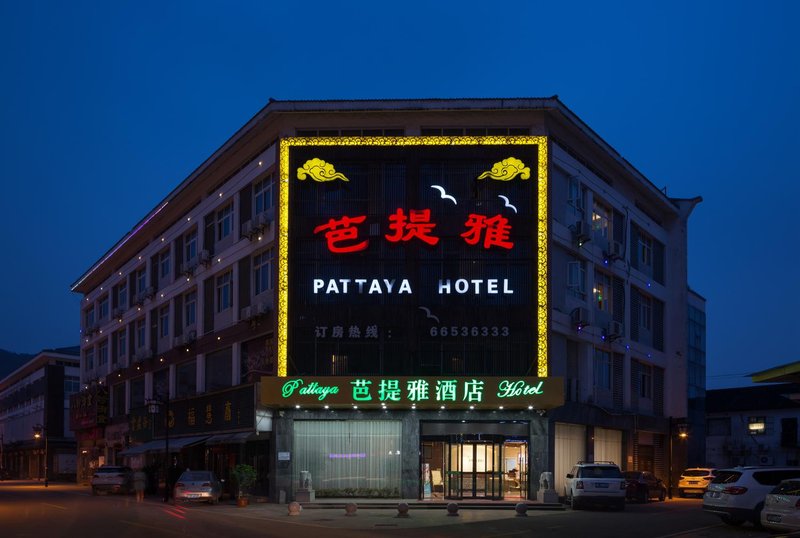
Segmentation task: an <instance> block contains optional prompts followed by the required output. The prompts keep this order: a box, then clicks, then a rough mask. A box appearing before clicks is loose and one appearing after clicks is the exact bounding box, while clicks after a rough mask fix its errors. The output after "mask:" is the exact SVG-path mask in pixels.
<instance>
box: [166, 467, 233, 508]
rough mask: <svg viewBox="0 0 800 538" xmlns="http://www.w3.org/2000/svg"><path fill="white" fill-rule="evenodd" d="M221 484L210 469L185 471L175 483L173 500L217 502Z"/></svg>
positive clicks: (176, 501)
mask: <svg viewBox="0 0 800 538" xmlns="http://www.w3.org/2000/svg"><path fill="white" fill-rule="evenodd" d="M220 497H222V484H221V482H220V481H219V480H217V477H216V476H214V473H212V472H211V471H186V472H184V473H183V474H181V476H180V478H178V481H177V482H176V483H175V489H174V490H173V495H172V499H173V502H175V503H178V502H187V501H202V502H208V503H211V504H217V503H218V502H219V499H220Z"/></svg>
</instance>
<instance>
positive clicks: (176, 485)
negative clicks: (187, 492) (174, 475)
mask: <svg viewBox="0 0 800 538" xmlns="http://www.w3.org/2000/svg"><path fill="white" fill-rule="evenodd" d="M175 487H176V488H185V487H186V485H184V483H183V482H178V483H177V484H175Z"/></svg>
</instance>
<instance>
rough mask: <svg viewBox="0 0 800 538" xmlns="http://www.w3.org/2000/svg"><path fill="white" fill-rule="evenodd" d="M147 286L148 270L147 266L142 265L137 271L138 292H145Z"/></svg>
mask: <svg viewBox="0 0 800 538" xmlns="http://www.w3.org/2000/svg"><path fill="white" fill-rule="evenodd" d="M146 287H147V272H146V271H145V268H144V267H142V268H141V269H139V270H138V271H136V293H142V292H144V289H145V288H146Z"/></svg>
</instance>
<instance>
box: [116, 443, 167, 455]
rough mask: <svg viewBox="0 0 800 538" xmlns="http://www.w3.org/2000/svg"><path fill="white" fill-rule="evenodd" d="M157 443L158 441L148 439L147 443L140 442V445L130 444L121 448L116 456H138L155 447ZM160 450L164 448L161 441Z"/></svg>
mask: <svg viewBox="0 0 800 538" xmlns="http://www.w3.org/2000/svg"><path fill="white" fill-rule="evenodd" d="M157 444H158V441H148V442H147V443H142V444H141V445H136V446H132V447H129V448H126V449H125V450H121V451H120V452H119V453H118V454H117V455H118V456H138V455H139V454H144V453H145V452H147V451H148V450H150V449H151V448H153V447H155V446H156V445H157ZM161 450H164V443H163V442H162V443H161Z"/></svg>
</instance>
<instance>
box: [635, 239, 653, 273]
mask: <svg viewBox="0 0 800 538" xmlns="http://www.w3.org/2000/svg"><path fill="white" fill-rule="evenodd" d="M636 252H637V256H638V258H639V268H640V269H643V268H650V269H652V268H653V238H652V237H650V236H648V235H645V234H644V233H643V232H642V231H641V230H640V231H639V238H638V240H637V245H636Z"/></svg>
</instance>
